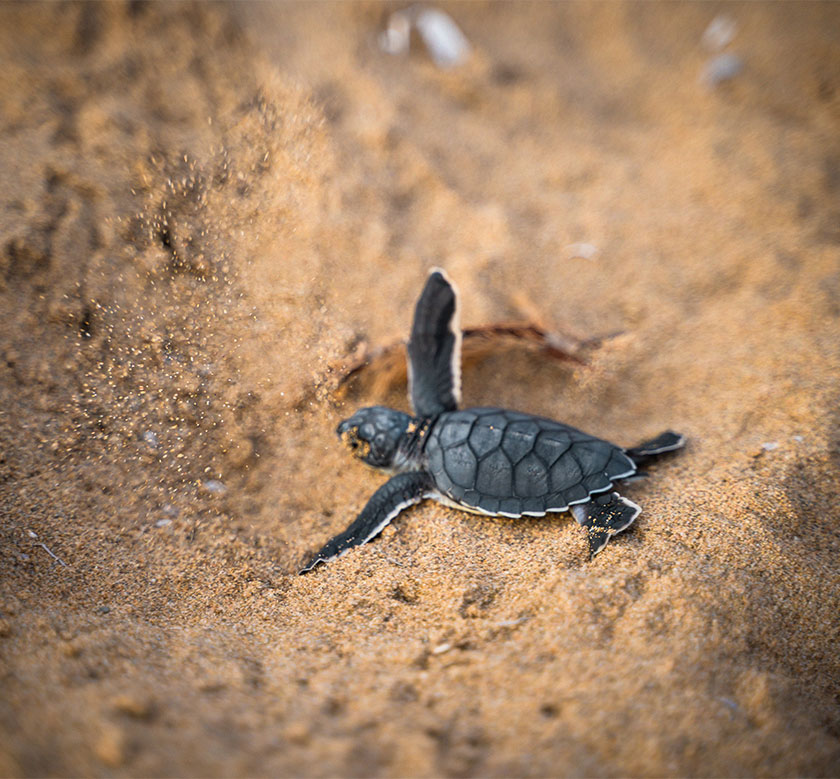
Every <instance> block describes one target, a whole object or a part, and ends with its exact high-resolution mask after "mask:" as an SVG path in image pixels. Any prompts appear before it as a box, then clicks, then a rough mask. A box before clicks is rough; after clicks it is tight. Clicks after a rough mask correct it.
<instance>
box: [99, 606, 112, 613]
mask: <svg viewBox="0 0 840 779" xmlns="http://www.w3.org/2000/svg"><path fill="white" fill-rule="evenodd" d="M96 611H97V613H98V614H108V613H109V612H110V611H111V607H110V606H100V607H99V608H98V609H97V610H96Z"/></svg>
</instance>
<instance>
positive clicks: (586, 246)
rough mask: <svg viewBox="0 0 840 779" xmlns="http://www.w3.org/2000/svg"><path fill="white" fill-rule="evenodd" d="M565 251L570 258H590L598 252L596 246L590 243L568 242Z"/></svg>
mask: <svg viewBox="0 0 840 779" xmlns="http://www.w3.org/2000/svg"><path fill="white" fill-rule="evenodd" d="M565 253H566V257H568V258H569V259H570V260H574V259H577V258H580V259H583V260H591V259H593V258H594V257H595V255H597V254H598V247H597V246H595V245H594V244H591V243H570V244H569V245H568V246H567V247H566V248H565Z"/></svg>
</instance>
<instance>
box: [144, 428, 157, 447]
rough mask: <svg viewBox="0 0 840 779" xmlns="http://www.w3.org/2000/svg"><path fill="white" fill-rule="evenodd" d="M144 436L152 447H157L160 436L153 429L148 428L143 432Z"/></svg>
mask: <svg viewBox="0 0 840 779" xmlns="http://www.w3.org/2000/svg"><path fill="white" fill-rule="evenodd" d="M142 438H143V440H144V441H145V442H146V443H147V444H148V445H149V446H151V447H152V449H157V445H158V437H157V433H155V432H154V431H153V430H147V431H146V432H145V433H143V436H142Z"/></svg>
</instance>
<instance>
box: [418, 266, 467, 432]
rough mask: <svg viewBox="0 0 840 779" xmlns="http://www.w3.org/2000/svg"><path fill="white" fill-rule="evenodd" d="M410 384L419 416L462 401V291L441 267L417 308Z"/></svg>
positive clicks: (438, 412) (431, 275)
mask: <svg viewBox="0 0 840 779" xmlns="http://www.w3.org/2000/svg"><path fill="white" fill-rule="evenodd" d="M408 387H409V391H408V394H409V398H410V399H411V405H412V407H413V408H414V413H415V414H416V415H417V416H419V417H433V416H437V415H438V414H441V413H442V412H444V411H454V410H455V409H456V408H458V403H459V401H460V400H461V328H460V325H459V324H458V293H457V292H456V291H455V288H454V287H453V286H452V283H451V282H450V281H449V279H448V278H447V277H446V274H445V273H444V272H443V271H442V270H439V269H437V268H436V269H435V270H433V271H432V272H431V273H430V274H429V278H428V279H427V281H426V286H425V287H423V292H422V293H421V294H420V299H419V300H418V301H417V307H416V308H415V310H414V324H413V325H412V326H411V338H410V339H409V342H408Z"/></svg>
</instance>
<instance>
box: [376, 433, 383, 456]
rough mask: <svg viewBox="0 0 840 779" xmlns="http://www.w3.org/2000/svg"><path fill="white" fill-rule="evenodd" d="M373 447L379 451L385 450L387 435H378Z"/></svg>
mask: <svg viewBox="0 0 840 779" xmlns="http://www.w3.org/2000/svg"><path fill="white" fill-rule="evenodd" d="M373 446H374V448H375V449H376V450H377V451H380V452H382V451H384V450H385V433H377V434H376V436H375V437H374V439H373Z"/></svg>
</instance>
